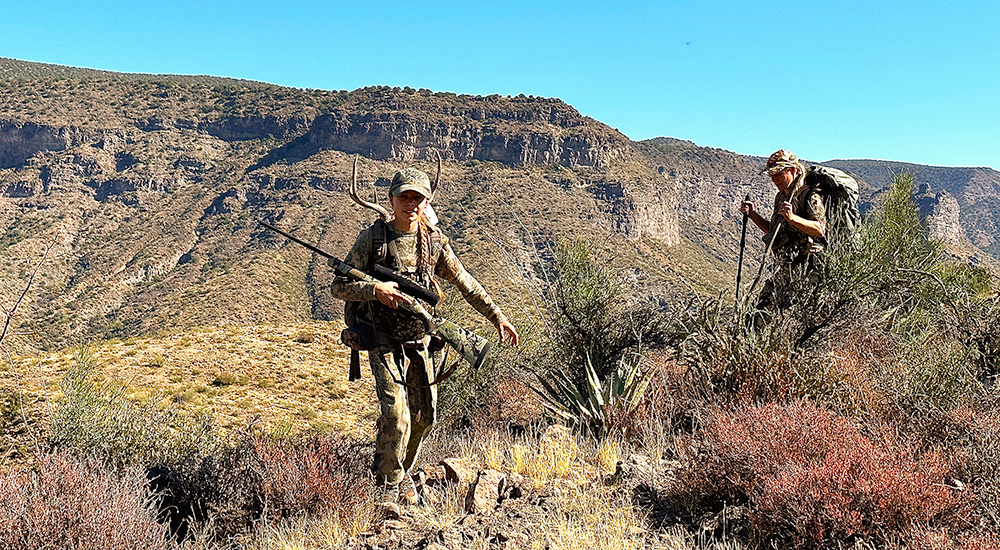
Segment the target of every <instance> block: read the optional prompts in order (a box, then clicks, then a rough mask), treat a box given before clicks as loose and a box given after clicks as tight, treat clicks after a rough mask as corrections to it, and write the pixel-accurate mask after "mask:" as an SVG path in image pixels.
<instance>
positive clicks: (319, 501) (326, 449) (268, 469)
mask: <svg viewBox="0 0 1000 550" xmlns="http://www.w3.org/2000/svg"><path fill="white" fill-rule="evenodd" d="M253 446H254V449H255V451H256V454H257V457H258V459H259V460H260V477H261V496H262V500H263V503H264V508H265V510H267V511H268V512H269V513H271V514H274V515H276V516H281V517H287V516H291V515H296V514H300V513H312V512H316V511H320V510H324V511H336V512H337V513H338V515H339V516H340V519H341V520H342V521H346V520H348V519H349V518H351V517H353V516H355V515H359V514H364V513H365V510H367V509H368V508H370V507H371V504H372V489H373V487H374V483H373V480H372V476H371V475H370V474H369V473H368V467H367V462H368V461H369V460H370V458H369V453H370V450H369V449H368V448H367V447H366V446H363V445H359V444H357V443H353V442H350V441H349V440H346V439H344V438H343V437H342V436H338V435H336V434H327V435H322V436H314V437H310V438H307V439H304V440H300V441H288V440H276V439H271V438H268V437H266V436H263V435H259V436H256V437H255V438H254V440H253Z"/></svg>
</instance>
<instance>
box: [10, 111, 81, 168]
mask: <svg viewBox="0 0 1000 550" xmlns="http://www.w3.org/2000/svg"><path fill="white" fill-rule="evenodd" d="M66 134H67V132H66V131H65V130H60V129H57V128H52V127H48V126H40V125H38V124H34V123H32V122H23V121H16V120H3V119H0V169H3V168H12V167H14V166H20V165H22V164H24V163H25V162H26V161H27V160H28V159H29V158H31V157H32V156H33V155H35V154H36V153H38V152H41V151H62V150H63V149H65V148H66V147H67V146H68V145H69V141H70V140H69V138H68V136H67V135H66Z"/></svg>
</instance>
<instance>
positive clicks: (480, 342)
mask: <svg viewBox="0 0 1000 550" xmlns="http://www.w3.org/2000/svg"><path fill="white" fill-rule="evenodd" d="M257 223H258V224H260V225H262V226H264V227H266V228H267V229H270V230H271V231H274V232H275V233H277V234H279V235H281V236H283V237H285V238H287V239H288V240H290V241H292V242H294V243H296V244H300V245H302V246H304V247H306V248H308V249H309V250H311V251H313V252H315V253H317V254H319V255H320V256H323V257H324V258H326V259H327V260H329V261H328V263H329V265H330V266H331V267H333V269H334V270H335V271H336V272H337V274H338V275H342V276H344V277H349V278H351V279H355V280H357V281H364V282H369V283H374V282H376V278H375V277H372V276H371V275H368V274H367V273H365V272H363V271H361V270H360V269H357V268H355V267H353V266H351V265H350V264H348V263H346V262H344V261H342V260H339V259H337V258H335V257H333V255H331V254H329V253H327V252H325V251H323V250H320V249H319V248H316V247H315V246H313V245H311V244H309V243H306V242H304V241H301V240H299V239H297V238H295V237H293V236H292V235H290V234H288V233H285V232H284V231H282V230H280V229H278V228H277V227H274V226H273V225H271V224H269V223H266V222H257ZM375 272H376V275H379V276H380V278H381V277H383V276H384V277H386V279H382V280H383V281H386V280H391V281H394V282H396V283H397V284H398V285H399V289H400V290H403V291H404V294H407V295H409V296H410V297H411V299H412V297H413V296H417V297H419V298H421V299H423V300H425V301H426V302H427V303H429V304H431V305H432V306H433V305H435V304H437V302H438V296H437V294H434V293H433V292H431V291H430V290H428V289H426V288H423V287H421V286H420V285H418V284H416V283H414V282H413V281H410V280H409V279H406V278H404V277H402V276H400V275H398V274H397V273H395V272H394V271H392V270H391V269H388V268H383V270H378V269H376V270H375ZM401 281H404V282H401ZM404 285H405V286H404ZM411 290H412V292H411ZM399 307H400V308H401V309H403V310H405V311H408V312H410V313H412V314H414V315H416V316H417V317H419V318H420V319H421V320H422V321H423V322H424V323H425V324H426V326H427V333H428V334H434V335H437V336H439V337H441V339H442V340H444V341H445V342H446V343H447V344H448V345H449V346H451V347H452V348H454V349H455V351H457V352H458V353H459V354H460V355H461V356H462V358H463V359H465V361H466V362H467V363H469V364H470V365H472V368H474V369H478V368H479V367H480V366H481V365H482V364H483V360H485V359H486V354H488V353H489V351H490V348H491V347H492V346H493V344H491V343H490V341H489V340H487V339H485V338H483V337H482V336H479V335H478V334H476V333H474V332H472V331H470V330H466V329H464V328H462V327H460V326H458V325H456V324H455V323H453V322H451V321H448V320H446V319H442V318H441V317H435V316H433V315H431V314H430V312H428V311H427V309H426V308H424V306H423V305H421V304H420V302H417V301H416V300H412V303H410V304H406V303H401V304H399ZM353 363H354V361H353V357H352V365H351V371H352V374H351V378H352V379H354V371H355V370H357V371H358V373H357V374H358V377H360V365H357V366H355V365H354V364H353ZM397 382H398V381H397Z"/></svg>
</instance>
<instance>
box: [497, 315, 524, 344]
mask: <svg viewBox="0 0 1000 550" xmlns="http://www.w3.org/2000/svg"><path fill="white" fill-rule="evenodd" d="M497 330H498V331H499V332H500V342H501V343H504V344H509V345H511V346H516V345H517V342H518V340H519V336H518V335H517V329H515V328H514V325H512V324H510V322H509V321H500V324H499V325H497Z"/></svg>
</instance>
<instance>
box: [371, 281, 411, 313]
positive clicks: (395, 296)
mask: <svg viewBox="0 0 1000 550" xmlns="http://www.w3.org/2000/svg"><path fill="white" fill-rule="evenodd" d="M375 299H377V300H378V301H379V302H382V304H383V305H385V306H387V307H391V308H392V309H396V308H398V307H399V304H401V303H402V304H407V305H409V304H412V303H413V299H411V298H410V297H409V296H407V295H406V294H403V293H402V292H400V291H399V288H398V287H397V285H396V283H394V282H392V281H388V282H378V283H375Z"/></svg>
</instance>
